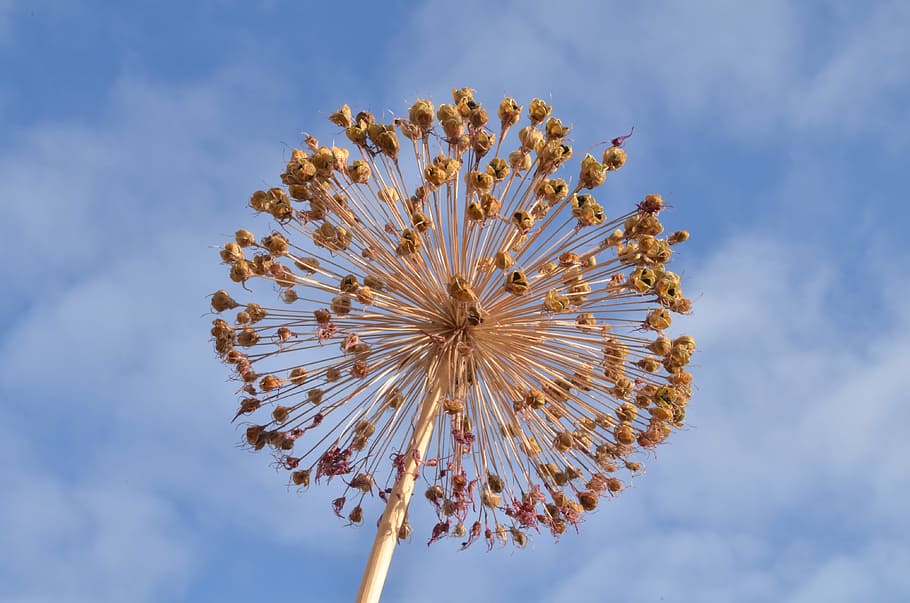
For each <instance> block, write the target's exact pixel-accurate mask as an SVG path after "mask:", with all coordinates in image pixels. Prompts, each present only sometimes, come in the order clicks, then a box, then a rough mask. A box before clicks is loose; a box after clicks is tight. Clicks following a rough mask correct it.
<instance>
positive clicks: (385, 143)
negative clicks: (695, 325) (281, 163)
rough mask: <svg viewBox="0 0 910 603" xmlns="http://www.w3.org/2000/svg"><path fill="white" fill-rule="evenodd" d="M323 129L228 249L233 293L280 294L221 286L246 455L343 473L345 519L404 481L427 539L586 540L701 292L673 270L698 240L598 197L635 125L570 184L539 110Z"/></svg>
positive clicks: (678, 408) (306, 472)
mask: <svg viewBox="0 0 910 603" xmlns="http://www.w3.org/2000/svg"><path fill="white" fill-rule="evenodd" d="M491 114H492V115H491ZM522 118H524V119H525V120H526V122H527V123H524V124H522V122H521V120H522ZM330 120H331V121H332V122H333V123H334V124H336V125H337V126H338V127H339V128H341V129H342V131H343V134H344V136H345V137H346V138H347V140H348V141H349V142H350V144H349V145H348V146H347V147H341V146H323V145H320V144H319V142H318V141H317V140H315V139H314V138H313V137H307V140H306V149H295V150H294V151H293V152H292V153H291V154H290V160H289V161H288V162H287V165H286V167H285V170H284V173H283V174H281V181H282V182H283V184H284V186H282V187H276V188H271V189H269V190H261V191H256V192H255V193H253V195H252V197H251V199H250V206H251V207H252V208H253V209H254V210H256V211H257V212H259V213H262V214H266V216H268V217H270V218H271V223H272V224H271V226H270V227H266V228H265V229H264V230H263V231H262V232H260V233H259V234H258V235H254V234H253V232H251V231H248V230H239V231H237V233H236V237H235V240H234V241H231V242H229V243H226V244H224V246H223V248H222V249H221V258H222V259H223V261H224V262H225V263H226V264H227V266H228V273H229V275H230V279H231V280H232V281H234V283H235V284H236V286H235V289H239V290H247V293H248V294H249V295H252V294H253V292H252V290H250V289H249V288H248V286H253V283H254V282H255V281H256V280H257V279H258V280H259V281H266V282H268V283H269V284H270V285H271V288H273V289H274V291H275V293H276V294H277V295H275V296H273V297H270V298H268V299H269V300H270V301H266V299H267V298H265V297H256V298H255V299H256V301H249V302H246V301H244V302H241V301H235V298H234V297H233V296H232V295H233V294H230V293H228V292H227V291H225V290H220V291H217V292H216V293H215V294H214V295H213V296H212V298H211V302H212V307H213V308H214V310H215V311H216V312H227V311H232V313H231V315H230V318H229V319H228V320H224V319H220V318H219V319H216V320H215V321H214V326H213V328H212V335H213V337H214V342H215V349H216V351H217V352H218V354H219V355H220V357H221V358H222V359H223V360H224V361H225V362H227V363H228V364H229V365H231V367H232V369H233V372H234V375H235V377H236V379H237V380H238V382H239V383H240V384H241V386H240V390H241V400H240V408H239V410H238V411H237V417H235V418H239V417H242V418H243V420H249V421H251V422H250V423H249V424H247V425H246V427H245V442H246V444H248V445H249V446H250V447H252V448H253V449H256V450H259V449H263V448H268V449H269V450H271V451H272V454H273V455H274V457H275V463H276V465H277V467H279V468H280V469H284V470H287V471H288V472H289V480H290V482H291V483H292V484H293V485H295V486H298V487H301V488H306V487H308V486H310V485H311V483H320V482H325V483H328V482H332V483H335V484H338V482H343V484H341V489H342V490H343V492H342V493H341V494H342V495H341V496H339V497H338V498H336V499H334V500H333V502H332V506H333V508H334V510H335V512H336V513H337V514H338V515H340V516H344V517H346V518H347V519H348V520H349V521H350V522H351V523H354V524H357V523H360V522H361V521H362V520H363V519H364V506H365V504H366V501H367V500H368V499H370V498H373V497H375V498H380V499H383V500H386V499H387V498H388V497H389V494H390V493H391V492H392V489H393V487H394V486H395V485H396V483H398V482H399V481H400V480H402V479H409V478H410V479H413V475H411V474H412V473H413V474H419V477H420V479H419V480H418V484H421V485H420V486H419V487H418V488H419V490H420V489H422V490H424V498H425V500H426V502H427V504H429V505H431V506H432V509H433V511H434V513H435V514H436V516H437V518H438V519H437V522H436V524H435V525H434V526H433V527H432V528H431V529H429V530H428V532H427V538H428V539H429V541H430V542H433V541H435V540H438V539H440V538H442V537H444V536H454V537H457V539H458V542H461V543H463V545H464V546H467V545H469V544H471V543H472V542H474V541H476V540H485V542H486V544H487V545H488V546H491V547H492V546H493V545H494V544H496V543H497V542H506V541H509V540H511V541H512V542H514V543H515V544H517V545H519V546H521V545H524V544H525V543H526V542H527V541H528V538H529V534H531V533H538V532H541V531H542V530H546V531H549V532H551V533H552V534H553V535H555V536H557V537H558V536H559V535H560V534H562V533H563V532H564V531H565V530H566V529H567V527H572V528H576V529H577V528H578V526H579V525H580V523H581V522H582V521H583V517H584V515H585V513H586V512H589V511H593V510H594V509H595V508H597V507H598V505H599V504H600V503H601V502H603V500H604V498H609V497H612V496H614V495H616V494H618V493H619V492H620V491H622V490H623V488H624V487H625V485H626V484H627V483H628V482H629V480H630V479H631V477H632V476H634V475H635V474H637V473H639V472H640V471H641V464H640V459H641V457H642V456H645V455H646V452H647V451H649V450H651V449H653V448H654V447H656V446H657V445H659V444H660V443H661V442H663V441H664V440H665V439H666V438H667V437H668V435H670V433H671V431H672V430H673V429H674V428H677V427H680V426H681V425H682V424H683V418H684V415H685V408H686V404H687V402H688V400H689V397H690V394H691V383H690V382H691V375H690V374H689V373H688V372H686V370H685V368H686V365H687V364H688V363H689V360H690V358H691V355H692V353H693V351H694V349H695V341H694V340H693V339H692V338H691V337H689V336H679V337H676V338H672V337H671V336H670V335H668V334H667V330H668V328H669V327H670V324H671V320H672V316H673V313H680V312H681V313H686V312H688V311H689V308H690V301H689V299H687V298H685V297H684V296H683V293H682V289H681V286H680V278H679V276H677V275H676V274H674V273H673V272H671V271H669V270H668V269H667V268H666V265H667V262H668V260H669V259H670V256H671V253H672V250H673V246H674V245H676V244H678V243H681V242H683V241H685V240H686V239H687V238H688V234H687V233H686V232H685V231H680V232H676V233H673V234H671V235H669V236H664V237H661V234H662V232H663V226H662V225H661V223H660V221H659V219H658V214H659V213H660V212H661V209H662V208H663V205H664V204H663V201H662V199H661V197H660V195H647V196H646V197H645V198H644V199H643V200H641V201H640V202H639V203H638V204H637V205H633V206H632V207H631V208H629V209H631V211H626V212H625V213H621V211H620V209H619V207H618V205H619V204H618V203H616V202H612V201H606V200H605V199H604V198H603V197H601V198H597V197H595V196H594V194H593V193H592V192H591V191H592V190H594V189H597V188H598V187H600V186H601V185H602V184H604V182H605V180H606V178H607V176H608V175H610V174H611V172H614V171H616V170H618V169H620V168H621V167H622V166H623V164H624V163H625V162H626V153H625V151H624V149H623V148H622V145H623V142H624V140H625V138H627V137H628V135H627V136H621V137H618V138H616V139H614V140H613V142H612V144H609V146H606V148H605V149H603V150H602V151H599V152H598V155H599V156H598V157H595V156H592V155H590V154H588V155H585V156H584V158H583V159H581V162H580V172H575V171H574V170H573V174H563V173H562V172H563V170H561V168H562V167H563V165H564V164H565V163H566V161H567V160H568V159H569V158H570V157H572V156H573V153H574V150H573V148H572V146H571V144H570V142H571V140H572V138H570V136H571V134H572V132H571V129H570V127H569V125H568V122H563V121H561V120H560V119H558V118H556V117H553V116H552V115H551V107H550V105H549V104H547V103H546V102H544V101H543V100H541V99H534V100H532V101H531V102H530V103H528V108H527V109H524V108H523V107H522V106H521V105H519V104H518V103H517V102H516V101H515V100H514V99H512V98H506V99H504V100H503V101H502V102H501V103H500V104H499V105H498V107H497V108H496V109H495V110H493V111H489V112H488V110H487V109H486V108H485V107H484V106H483V105H481V104H480V102H478V101H477V100H476V99H475V98H474V92H473V91H472V90H470V89H468V88H462V89H459V90H454V91H453V102H452V103H447V104H442V105H440V106H438V107H434V105H433V103H431V102H430V101H428V100H418V101H417V102H415V103H414V104H413V106H411V107H410V109H409V110H408V112H407V117H406V118H404V117H402V118H396V119H393V120H392V121H391V123H381V122H379V121H378V120H377V119H376V117H374V116H373V115H372V114H370V113H368V112H365V111H364V112H360V113H357V114H356V115H355V114H353V113H352V111H351V110H350V109H349V108H348V106H347V105H345V106H344V107H342V108H341V109H339V110H338V111H336V112H335V113H333V114H332V115H331V116H330ZM507 141H511V142H507ZM573 176H574V177H573ZM259 293H260V292H259V291H257V292H256V295H257V296H258V295H259ZM238 298H239V295H238ZM272 300H274V301H272ZM415 430H417V431H420V433H415ZM421 430H422V431H421ZM427 443H428V446H426V444H427ZM425 447H426V448H427V449H426V450H424V448H425ZM419 490H418V491H419ZM409 533H410V526H409V525H408V524H407V523H404V524H403V525H401V527H400V529H398V534H399V536H402V537H403V536H407V535H408V534H409Z"/></svg>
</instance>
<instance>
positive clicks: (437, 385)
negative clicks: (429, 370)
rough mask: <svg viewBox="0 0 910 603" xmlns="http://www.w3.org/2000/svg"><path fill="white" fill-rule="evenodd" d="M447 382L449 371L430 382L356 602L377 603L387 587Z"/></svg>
mask: <svg viewBox="0 0 910 603" xmlns="http://www.w3.org/2000/svg"><path fill="white" fill-rule="evenodd" d="M446 381H447V376H446V372H445V371H441V370H438V371H436V376H435V379H433V381H432V382H431V383H430V386H429V387H428V388H427V395H426V396H425V397H424V399H423V402H421V404H420V410H419V411H418V416H417V423H416V424H415V425H414V434H413V435H412V436H411V441H410V443H409V444H408V448H407V450H406V451H405V452H404V455H405V460H404V472H403V473H402V476H401V479H399V480H398V482H396V483H395V486H394V487H393V488H392V492H391V494H389V500H388V502H387V503H386V507H385V511H384V512H383V513H382V518H381V519H380V520H379V526H378V528H377V530H376V539H375V540H374V541H373V549H372V550H371V551H370V557H369V559H368V560H367V565H366V569H365V570H364V572H363V580H361V582H360V590H359V591H358V593H357V599H356V601H357V603H377V602H378V601H379V596H380V595H381V594H382V586H383V584H385V578H386V574H387V573H388V571H389V564H390V563H391V562H392V553H394V552H395V545H396V544H397V542H398V529H399V528H400V527H401V524H402V522H403V521H404V519H405V517H406V515H407V511H408V502H410V500H411V495H412V494H413V493H414V482H415V481H416V478H417V476H418V474H419V473H420V462H419V461H420V460H423V458H424V455H425V453H426V451H427V447H428V446H429V443H430V436H431V435H432V433H433V423H434V422H435V420H436V416H437V415H438V414H439V399H440V398H441V397H442V395H443V393H444V392H445V388H446V385H447V383H446ZM415 452H416V454H415Z"/></svg>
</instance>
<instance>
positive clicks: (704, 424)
mask: <svg viewBox="0 0 910 603" xmlns="http://www.w3.org/2000/svg"><path fill="white" fill-rule="evenodd" d="M642 4H644V3H639V5H634V6H633V5H631V4H630V3H628V2H594V1H593V0H592V1H588V2H585V1H580V2H560V3H557V4H554V3H551V2H544V1H542V0H539V1H535V0H532V1H530V2H521V3H519V2H512V3H498V4H496V5H495V7H494V6H485V5H484V4H482V3H480V2H475V1H472V0H466V1H465V2H460V3H456V4H452V3H445V4H443V3H405V2H389V3H384V4H383V9H382V10H376V9H375V8H372V7H370V5H367V4H366V3H365V4H364V5H363V7H362V8H360V9H357V8H356V7H351V6H345V7H342V6H341V5H337V4H330V3H319V4H313V5H310V4H307V3H302V2H295V3H283V2H278V1H277V0H276V1H271V2H269V1H263V2H258V3H256V2H251V3H242V8H241V3H230V2H224V1H216V0H211V1H200V2H197V3H194V4H193V5H192V6H189V7H187V6H185V4H184V3H168V2H157V3H121V4H120V6H113V5H112V4H110V3H100V2H97V3H93V2H81V3H68V2H54V1H40V0H35V1H31V2H25V1H21V0H0V224H2V233H3V234H2V238H3V241H4V243H5V245H4V248H5V252H6V256H5V261H3V262H0V282H2V283H3V291H4V293H5V295H3V296H2V297H0V325H2V330H0V458H2V459H4V462H3V463H2V468H0V484H2V486H0V534H3V537H2V540H3V543H4V546H2V547H0V601H4V602H6V601H10V602H17V603H25V602H29V603H37V602H43V601H74V602H82V601H85V602H107V601H111V602H114V601H126V600H129V601H136V602H143V601H210V600H219V601H223V602H231V601H249V600H269V599H275V598H281V599H286V600H292V599H293V600H301V601H317V602H322V601H325V602H332V601H349V600H351V599H352V598H353V595H354V593H355V592H356V589H357V584H358V582H359V579H360V572H361V569H362V564H363V562H364V559H365V556H366V552H367V550H368V547H369V544H370V542H371V541H372V537H373V533H372V530H370V529H369V528H368V527H363V528H359V529H352V528H345V527H343V525H342V522H340V521H336V520H335V518H334V516H332V515H331V512H330V511H329V509H328V500H329V495H328V492H327V491H325V490H320V489H316V490H311V491H310V492H309V493H307V494H304V495H297V494H294V493H290V492H288V491H287V490H286V488H285V485H284V478H283V476H279V475H276V474H275V473H274V472H273V471H271V470H270V469H269V468H268V467H267V460H268V459H267V458H266V457H265V456H262V455H251V454H248V453H246V452H243V451H241V450H239V449H237V448H236V447H235V446H234V444H235V443H236V441H237V440H238V434H237V433H236V432H235V431H234V428H233V426H232V425H230V423H229V420H230V418H231V416H232V414H233V409H234V405H235V398H234V394H233V387H232V385H231V384H230V383H227V382H226V380H225V376H226V373H225V369H224V368H223V367H222V366H221V365H220V364H219V363H218V362H217V361H216V359H215V358H214V357H213V354H212V352H211V350H210V344H209V342H208V341H207V339H208V322H209V320H210V317H207V316H204V315H203V314H204V313H205V312H206V308H207V300H206V295H207V294H208V293H210V292H211V291H213V290H215V289H217V288H219V287H221V286H222V285H223V282H224V280H225V278H224V273H223V269H222V268H221V267H220V266H219V265H218V257H217V253H216V251H215V250H214V249H212V247H211V246H213V245H217V244H219V243H221V242H222V241H223V239H224V237H225V235H226V234H227V233H231V232H233V231H234V230H235V229H236V228H237V227H239V226H244V225H247V224H250V223H251V220H250V217H249V215H248V211H247V209H246V208H245V207H244V203H245V200H246V199H247V197H248V195H249V193H250V192H251V191H253V190H255V189H257V188H262V187H263V186H264V185H267V184H268V185H271V184H276V183H277V182H278V174H279V173H280V172H281V171H282V168H283V165H284V164H283V162H284V159H285V157H286V153H287V149H288V148H289V146H297V145H299V144H300V142H301V140H300V139H301V135H300V132H302V131H308V132H313V133H315V134H316V135H317V136H319V137H321V138H325V139H329V138H331V136H332V135H333V130H332V128H333V127H332V126H331V125H330V124H329V123H328V122H327V120H326V119H325V118H326V117H327V115H328V114H329V113H330V112H332V111H334V110H335V109H336V108H337V107H338V106H340V105H341V104H342V103H344V102H347V103H349V104H350V105H351V106H352V107H357V108H359V107H364V108H369V109H371V110H373V111H374V112H376V113H379V112H381V111H383V110H385V109H391V110H393V111H397V112H399V113H401V112H403V111H404V110H405V107H407V106H409V104H410V102H412V101H413V100H414V99H415V98H417V97H421V96H427V97H430V98H432V99H434V100H435V101H436V102H437V103H438V102H444V101H445V100H446V99H447V98H448V96H449V92H448V91H449V90H450V89H451V88H452V87H455V86H457V87H461V86H471V87H473V88H475V89H477V91H478V97H479V98H482V99H485V100H486V102H487V103H488V104H491V103H494V102H498V99H500V98H501V97H502V96H503V95H506V94H508V95H511V96H515V97H516V98H518V99H519V100H520V101H524V102H527V100H529V99H530V98H533V97H535V96H542V97H545V98H552V101H553V103H554V105H555V107H556V109H557V111H558V113H559V114H560V115H562V116H565V117H566V118H567V119H570V120H571V121H573V122H574V123H575V125H576V128H577V129H578V130H583V131H585V132H591V134H590V136H591V140H592V141H596V140H603V139H606V138H609V137H612V136H615V135H617V134H619V133H623V132H625V131H627V130H628V128H629V127H630V126H632V125H634V126H635V136H634V137H633V138H631V139H630V140H629V141H628V142H627V144H626V148H627V150H628V152H629V154H630V160H629V163H628V165H627V166H626V167H625V168H623V170H622V172H621V173H620V174H619V175H618V176H617V177H616V178H614V179H612V180H611V182H610V196H611V198H612V199H613V200H614V202H615V203H617V204H622V206H623V207H626V206H628V205H630V204H631V203H633V202H635V201H636V200H638V199H640V198H641V197H642V196H643V195H644V194H645V193H650V192H661V193H662V194H663V195H664V196H665V198H667V199H668V200H669V201H670V203H672V205H673V206H674V208H673V210H672V212H668V215H667V217H666V221H667V222H668V223H669V224H670V227H671V228H688V229H689V230H690V231H692V233H693V239H692V241H691V242H690V243H687V245H686V247H685V248H684V251H682V252H681V253H679V257H678V259H675V262H676V263H675V264H674V266H675V268H676V269H677V270H678V271H680V272H682V273H683V274H684V275H685V278H686V280H687V286H686V289H687V291H690V292H696V299H697V303H696V308H695V312H694V313H693V315H692V316H690V317H688V318H687V319H686V320H685V325H684V328H685V330H686V331H688V332H691V333H692V334H694V335H695V337H696V338H697V340H698V344H699V353H698V355H697V359H696V363H697V366H696V367H695V373H696V379H697V392H696V396H695V398H694V400H693V402H692V405H691V406H690V409H689V413H688V416H687V418H688V420H689V422H690V424H691V427H690V428H689V429H687V430H684V431H681V432H678V433H676V434H675V435H674V436H673V438H672V440H671V443H669V444H668V445H666V446H664V447H662V448H661V449H660V450H659V452H658V453H657V458H655V459H652V460H651V462H650V463H649V464H648V471H647V474H646V475H645V476H643V477H642V478H640V479H638V480H636V482H635V484H634V487H632V488H630V489H628V490H627V491H626V492H624V493H623V495H622V496H620V497H617V498H616V499H615V500H614V501H611V502H610V504H608V505H603V506H601V508H600V510H599V511H598V512H597V513H596V515H595V516H594V517H592V518H591V519H590V520H589V521H588V522H587V524H586V525H585V527H584V529H583V530H582V531H581V533H580V534H579V535H574V534H572V535H567V536H565V537H563V538H562V540H561V542H560V543H558V544H553V543H552V542H551V541H550V539H549V537H538V538H536V539H535V540H534V542H533V543H532V545H531V546H530V547H529V548H528V550H524V551H512V550H511V549H506V550H498V551H494V552H492V553H486V552H483V551H482V549H480V548H477V549H474V550H470V551H468V552H465V553H458V552H457V551H456V550H455V549H456V548H457V547H455V546H452V545H451V543H446V542H444V543H440V544H437V545H434V546H433V547H430V548H429V549H428V548H427V547H426V546H425V545H424V544H423V541H422V540H421V539H418V538H415V539H414V541H413V542H412V543H410V544H408V545H405V546H402V547H400V548H399V550H398V551H397V553H396V558H395V560H394V562H393V565H392V569H391V574H390V579H389V582H388V585H387V588H386V598H385V599H384V600H388V601H420V600H433V601H435V602H437V603H444V602H448V601H452V602H455V601H465V600H479V601H484V600H494V599H496V600H500V601H542V602H543V601H573V602H575V603H581V602H586V601H592V602H593V601H603V600H618V601H619V600H621V601H634V602H651V601H655V602H657V601H662V602H690V601H698V602H702V601H705V602H714V601H717V602H727V601H733V600H736V601H744V602H745V601H755V602H758V601H786V602H788V603H809V602H814V601H825V602H829V603H830V602H840V601H843V602H848V601H859V600H863V601H906V600H908V599H910V577H908V575H907V573H906V571H905V570H901V569H900V568H902V567H903V568H906V567H910V541H908V538H907V534H910V525H908V519H907V514H906V511H905V503H904V501H905V500H906V498H907V497H908V495H910V478H908V475H910V472H908V470H907V459H908V458H910V443H908V442H910V440H908V439H907V438H906V435H905V432H906V425H907V424H908V422H910V405H908V402H910V397H908V394H907V392H908V391H910V373H908V371H907V367H908V366H910V343H908V342H910V320H908V317H907V312H906V299H907V294H908V293H910V287H908V282H907V275H908V271H907V269H906V266H907V261H908V259H910V257H908V251H907V248H906V245H905V232H906V223H907V221H908V219H910V211H908V209H907V204H906V202H905V197H906V192H905V186H903V184H904V183H903V181H901V180H900V177H902V176H903V175H904V174H905V173H906V157H907V154H908V151H910V148H908V147H910V102H908V101H910V74H908V71H907V69H906V64H907V60H908V58H910V44H908V42H907V41H906V40H905V39H904V36H903V35H902V34H905V33H906V31H907V30H908V29H910V5H908V4H907V3H905V2H900V1H895V2H887V1H880V2H869V3H855V2H839V1H831V2H805V3H794V2H784V1H773V0H769V1H767V2H760V3H740V2H707V1H704V2H686V3H682V2H661V1H659V2H653V3H647V6H646V7H645V6H642ZM902 165H903V166H904V167H903V168H901V167H900V166H902ZM261 226H262V225H261V224H260V227H261ZM901 367H903V368H901ZM415 593H422V594H420V595H419V596H418V595H416V594H415Z"/></svg>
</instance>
